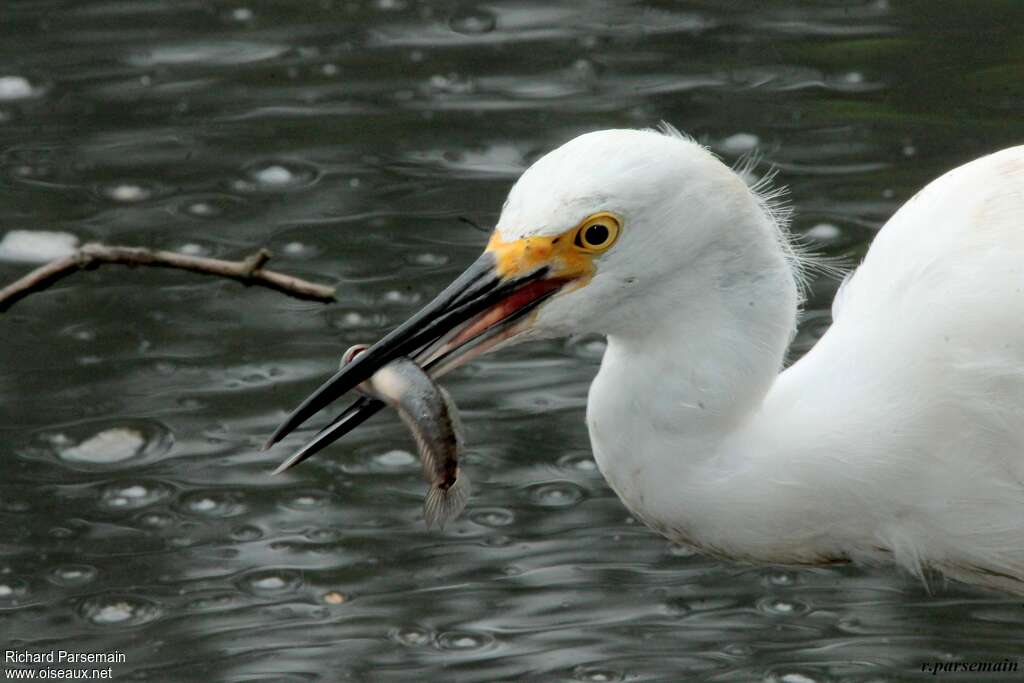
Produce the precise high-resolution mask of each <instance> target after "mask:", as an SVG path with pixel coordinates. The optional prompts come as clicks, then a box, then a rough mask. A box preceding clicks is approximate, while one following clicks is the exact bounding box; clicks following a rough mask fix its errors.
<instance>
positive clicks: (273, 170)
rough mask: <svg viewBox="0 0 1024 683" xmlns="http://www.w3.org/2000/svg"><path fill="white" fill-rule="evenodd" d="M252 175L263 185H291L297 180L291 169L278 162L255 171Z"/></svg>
mask: <svg viewBox="0 0 1024 683" xmlns="http://www.w3.org/2000/svg"><path fill="white" fill-rule="evenodd" d="M252 177H253V180H255V181H256V182H258V183H262V184H263V185H289V184H291V183H292V182H294V180H295V175H294V174H293V173H292V172H291V171H289V170H288V169H287V168H285V167H284V166H278V165H276V164H275V165H273V166H267V167H265V168H261V169H259V170H257V171H255V172H254V173H253V174H252Z"/></svg>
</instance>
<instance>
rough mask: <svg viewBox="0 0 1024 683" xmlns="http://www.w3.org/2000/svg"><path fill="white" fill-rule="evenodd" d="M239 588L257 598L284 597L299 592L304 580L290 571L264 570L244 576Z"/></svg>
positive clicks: (296, 573)
mask: <svg viewBox="0 0 1024 683" xmlns="http://www.w3.org/2000/svg"><path fill="white" fill-rule="evenodd" d="M238 585H239V588H241V589H242V590H244V591H245V592H247V593H250V594H252V595H257V596H273V595H283V594H285V593H291V592H292V591H295V590H298V588H299V587H300V586H301V585H302V578H301V577H300V576H299V574H298V572H294V571H290V570H263V571H257V572H253V573H251V574H247V575H245V576H243V577H242V578H241V579H240V581H239V583H238Z"/></svg>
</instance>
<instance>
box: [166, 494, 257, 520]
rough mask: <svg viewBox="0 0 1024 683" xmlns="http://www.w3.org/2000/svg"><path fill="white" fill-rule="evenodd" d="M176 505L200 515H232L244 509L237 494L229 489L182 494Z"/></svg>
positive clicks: (190, 512) (185, 510)
mask: <svg viewBox="0 0 1024 683" xmlns="http://www.w3.org/2000/svg"><path fill="white" fill-rule="evenodd" d="M178 505H179V507H180V508H181V509H182V510H183V511H184V512H187V513H189V514H192V515H197V516H200V517H233V516H235V515H239V514H241V513H243V512H245V509H246V507H245V505H244V504H243V503H242V502H241V500H239V496H238V494H236V493H234V492H230V491H228V492H225V491H205V492H204V491H192V492H190V493H186V494H185V495H183V496H182V497H181V499H180V501H179V504H178Z"/></svg>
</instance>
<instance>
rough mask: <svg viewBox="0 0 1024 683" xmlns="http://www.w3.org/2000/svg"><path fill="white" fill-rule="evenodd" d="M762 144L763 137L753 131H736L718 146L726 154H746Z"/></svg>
mask: <svg viewBox="0 0 1024 683" xmlns="http://www.w3.org/2000/svg"><path fill="white" fill-rule="evenodd" d="M760 144H761V138H759V137H757V136H756V135H754V134H753V133H734V134H733V135H730V136H729V137H727V138H725V139H724V140H722V141H721V142H720V143H718V147H719V149H721V150H722V151H723V152H725V153H726V154H745V153H747V152H751V151H753V150H755V149H757V146H758V145H760Z"/></svg>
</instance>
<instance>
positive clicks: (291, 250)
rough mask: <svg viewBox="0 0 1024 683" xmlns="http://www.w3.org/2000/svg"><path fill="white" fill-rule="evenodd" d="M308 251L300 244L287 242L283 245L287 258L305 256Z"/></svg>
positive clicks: (307, 248)
mask: <svg viewBox="0 0 1024 683" xmlns="http://www.w3.org/2000/svg"><path fill="white" fill-rule="evenodd" d="M308 250H309V247H307V246H306V245H305V244H303V243H302V242H289V243H288V244H286V245H284V250H283V251H284V253H286V254H288V255H289V256H300V255H302V254H305V253H306V252H307V251H308Z"/></svg>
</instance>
